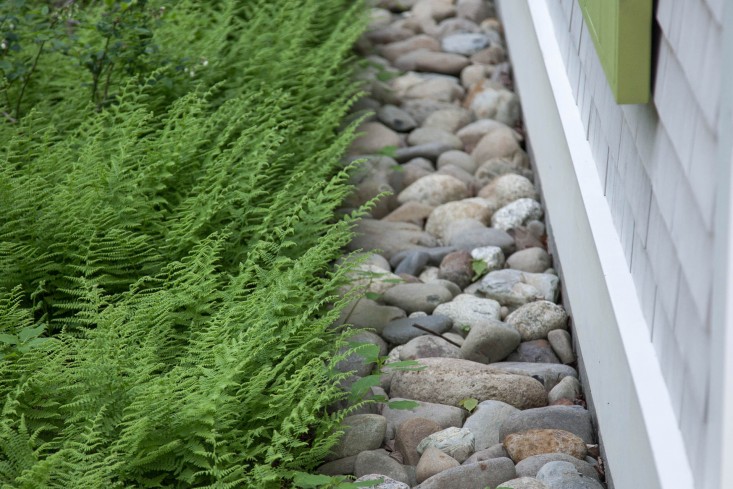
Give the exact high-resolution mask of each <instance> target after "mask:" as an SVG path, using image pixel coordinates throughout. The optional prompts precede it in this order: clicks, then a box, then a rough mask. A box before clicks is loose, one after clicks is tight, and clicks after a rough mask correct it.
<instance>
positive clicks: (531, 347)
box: [502, 330, 560, 363]
mask: <svg viewBox="0 0 733 489" xmlns="http://www.w3.org/2000/svg"><path fill="white" fill-rule="evenodd" d="M515 331H516V330H515ZM517 334H519V333H517ZM502 360H503V358H502ZM506 361H507V362H534V363H560V359H559V358H557V355H555V352H554V351H553V350H552V347H551V346H550V342H549V341H547V340H531V341H523V342H521V343H520V344H519V346H518V347H517V349H516V351H514V352H512V354H511V355H509V356H508V357H506Z"/></svg>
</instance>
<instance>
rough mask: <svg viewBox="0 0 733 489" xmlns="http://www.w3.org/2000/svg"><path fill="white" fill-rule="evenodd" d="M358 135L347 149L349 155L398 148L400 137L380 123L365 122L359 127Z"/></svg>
mask: <svg viewBox="0 0 733 489" xmlns="http://www.w3.org/2000/svg"><path fill="white" fill-rule="evenodd" d="M357 132H358V133H360V135H358V136H357V137H356V139H354V142H353V143H352V144H351V147H350V148H349V153H351V154H370V153H378V152H379V151H380V150H381V149H382V148H384V147H385V146H395V147H396V146H399V145H400V137H399V136H398V135H397V133H395V132H394V131H393V130H392V129H390V128H388V127H387V126H385V125H384V124H382V123H380V122H365V123H363V124H362V125H361V126H359V130H358V131H357Z"/></svg>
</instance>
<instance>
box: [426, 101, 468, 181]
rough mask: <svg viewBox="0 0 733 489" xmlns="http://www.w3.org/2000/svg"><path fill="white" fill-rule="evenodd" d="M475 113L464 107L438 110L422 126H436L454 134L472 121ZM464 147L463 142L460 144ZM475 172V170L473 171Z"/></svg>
mask: <svg viewBox="0 0 733 489" xmlns="http://www.w3.org/2000/svg"><path fill="white" fill-rule="evenodd" d="M472 118H473V114H471V112H470V111H468V110H466V109H464V108H462V107H453V108H450V109H440V110H436V111H435V112H433V113H432V114H430V115H429V116H428V117H427V118H426V119H425V122H423V124H422V127H434V128H436V129H442V130H444V131H447V132H449V133H451V134H454V133H455V132H456V131H457V130H458V129H460V128H462V127H463V126H465V125H466V124H468V123H469V122H471V120H472ZM460 147H461V148H463V142H461V145H460ZM471 173H473V172H471Z"/></svg>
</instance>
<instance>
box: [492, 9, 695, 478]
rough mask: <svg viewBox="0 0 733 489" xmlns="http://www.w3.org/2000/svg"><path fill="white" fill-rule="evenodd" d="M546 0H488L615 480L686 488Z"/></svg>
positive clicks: (671, 422)
mask: <svg viewBox="0 0 733 489" xmlns="http://www.w3.org/2000/svg"><path fill="white" fill-rule="evenodd" d="M546 1H556V0H497V4H498V6H499V8H500V12H501V16H502V20H503V23H504V29H505V32H506V37H507V43H508V47H509V53H510V55H511V57H512V62H513V69H514V78H515V84H516V86H517V88H518V91H519V94H520V96H521V99H522V108H523V112H524V118H525V119H524V120H525V126H526V128H527V132H528V134H529V138H530V140H531V145H532V148H533V152H534V155H535V160H536V167H537V171H538V174H539V179H540V181H541V182H542V185H541V187H542V191H543V197H544V200H545V206H546V209H547V212H548V214H549V218H550V221H551V223H552V229H553V235H554V240H555V243H556V247H557V253H558V255H559V256H558V258H559V260H560V263H561V268H562V270H563V273H564V281H565V288H566V290H567V294H568V297H567V300H568V302H569V303H570V307H571V310H572V313H573V321H574V324H575V334H576V336H577V342H578V344H579V345H580V350H581V352H582V355H583V358H584V360H585V367H586V375H587V378H588V384H589V386H590V390H591V395H592V397H593V400H594V405H595V411H596V416H597V418H598V424H599V429H600V432H601V437H602V439H603V443H604V448H605V453H606V456H607V457H608V460H607V464H608V469H610V472H611V477H612V480H613V483H614V486H615V488H616V489H639V488H644V489H677V488H680V489H682V488H684V489H692V488H693V487H694V484H693V478H692V472H691V470H690V464H689V461H688V459H687V455H686V453H685V446H684V444H683V439H682V434H681V432H680V430H679V427H678V423H677V419H676V418H675V415H674V411H673V409H672V402H671V398H670V396H669V392H668V390H667V386H666V384H665V382H664V378H663V377H662V372H661V369H660V367H659V361H658V358H657V355H656V351H655V349H654V346H653V344H652V343H651V341H650V339H649V334H648V332H649V329H648V328H647V326H646V322H645V319H644V316H643V314H642V310H641V306H640V304H639V300H638V298H637V294H636V289H635V286H634V282H633V280H632V277H631V274H630V273H629V269H628V264H627V262H626V258H625V255H624V251H623V248H622V246H621V242H620V240H619V236H618V233H617V231H616V228H615V226H614V223H613V219H612V217H611V211H610V209H609V206H608V202H607V200H606V198H605V196H604V194H603V188H602V186H601V182H600V179H599V177H598V173H597V169H596V165H595V162H594V161H593V155H592V152H591V149H590V146H589V144H588V141H587V140H586V136H585V129H584V127H583V124H582V121H581V118H580V113H579V111H578V108H577V106H576V102H575V99H574V98H573V94H572V90H571V87H570V82H569V80H568V77H567V72H566V69H565V65H564V63H563V59H562V56H561V54H560V49H559V46H558V42H557V38H556V37H555V33H554V30H553V24H552V20H551V17H550V13H549V11H548V8H547V4H546V3H545V2H546Z"/></svg>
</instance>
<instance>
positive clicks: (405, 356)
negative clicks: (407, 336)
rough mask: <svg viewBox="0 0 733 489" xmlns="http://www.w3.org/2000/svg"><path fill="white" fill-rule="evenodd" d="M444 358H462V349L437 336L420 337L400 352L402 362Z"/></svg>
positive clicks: (412, 340) (407, 344) (404, 346)
mask: <svg viewBox="0 0 733 489" xmlns="http://www.w3.org/2000/svg"><path fill="white" fill-rule="evenodd" d="M430 357H444V358H461V348H460V347H458V346H456V345H452V344H450V343H449V342H448V341H446V340H444V339H443V338H439V337H437V336H430V335H425V336H418V337H417V338H413V339H411V340H410V341H408V342H407V343H405V344H404V345H403V347H402V350H401V351H400V360H403V361H404V360H417V359H418V358H430Z"/></svg>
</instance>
